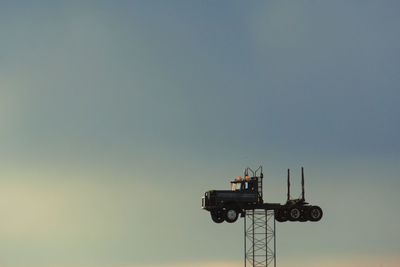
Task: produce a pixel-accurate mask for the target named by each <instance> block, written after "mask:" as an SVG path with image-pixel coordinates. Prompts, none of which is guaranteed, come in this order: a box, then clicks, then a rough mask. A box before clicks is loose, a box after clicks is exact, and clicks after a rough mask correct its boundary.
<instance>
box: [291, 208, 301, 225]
mask: <svg viewBox="0 0 400 267" xmlns="http://www.w3.org/2000/svg"><path fill="white" fill-rule="evenodd" d="M288 215H289V220H290V221H292V222H294V221H298V220H299V219H300V217H301V210H300V209H299V208H298V207H292V208H290V209H289V213H288Z"/></svg>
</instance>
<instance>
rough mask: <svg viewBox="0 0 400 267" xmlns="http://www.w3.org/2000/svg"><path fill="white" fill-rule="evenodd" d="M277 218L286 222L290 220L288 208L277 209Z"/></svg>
mask: <svg viewBox="0 0 400 267" xmlns="http://www.w3.org/2000/svg"><path fill="white" fill-rule="evenodd" d="M275 220H277V221H278V222H286V221H287V220H288V217H287V210H286V209H284V208H282V209H279V210H277V211H275Z"/></svg>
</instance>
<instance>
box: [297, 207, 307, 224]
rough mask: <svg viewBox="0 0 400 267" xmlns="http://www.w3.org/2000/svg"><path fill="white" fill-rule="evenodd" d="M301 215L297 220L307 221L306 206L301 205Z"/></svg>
mask: <svg viewBox="0 0 400 267" xmlns="http://www.w3.org/2000/svg"><path fill="white" fill-rule="evenodd" d="M300 211H301V216H300V219H299V220H298V221H299V222H306V221H308V215H307V214H308V207H307V206H303V207H302V208H301V209H300Z"/></svg>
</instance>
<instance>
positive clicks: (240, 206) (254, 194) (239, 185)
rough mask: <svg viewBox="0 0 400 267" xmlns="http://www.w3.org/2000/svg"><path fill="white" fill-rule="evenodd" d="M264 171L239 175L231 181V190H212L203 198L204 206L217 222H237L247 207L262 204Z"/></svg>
mask: <svg viewBox="0 0 400 267" xmlns="http://www.w3.org/2000/svg"><path fill="white" fill-rule="evenodd" d="M261 179H262V173H261V175H260V176H256V175H252V176H250V175H248V173H245V175H244V177H242V176H238V177H236V179H234V180H233V181H231V182H230V184H231V190H210V191H207V192H206V193H205V194H204V196H203V198H202V208H203V209H205V210H207V211H209V212H210V214H211V219H212V220H213V221H214V222H216V223H221V222H223V221H226V222H228V223H233V222H235V221H236V220H237V219H238V217H239V214H242V215H244V212H245V210H246V209H250V208H251V207H254V206H255V205H257V204H262V203H263V199H262V193H261V192H262V182H261Z"/></svg>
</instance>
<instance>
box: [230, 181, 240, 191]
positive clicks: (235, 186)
mask: <svg viewBox="0 0 400 267" xmlns="http://www.w3.org/2000/svg"><path fill="white" fill-rule="evenodd" d="M231 187H232V191H239V190H240V183H232V184H231Z"/></svg>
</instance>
